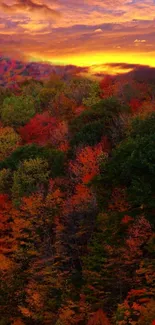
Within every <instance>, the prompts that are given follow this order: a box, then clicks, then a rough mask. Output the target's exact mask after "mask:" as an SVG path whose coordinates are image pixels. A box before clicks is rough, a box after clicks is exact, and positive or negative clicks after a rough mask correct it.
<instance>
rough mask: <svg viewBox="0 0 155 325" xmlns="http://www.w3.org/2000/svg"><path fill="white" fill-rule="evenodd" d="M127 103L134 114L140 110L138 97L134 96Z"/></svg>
mask: <svg viewBox="0 0 155 325" xmlns="http://www.w3.org/2000/svg"><path fill="white" fill-rule="evenodd" d="M129 105H130V108H131V112H132V113H133V114H136V113H139V112H140V108H141V102H140V100H139V99H136V98H133V99H131V101H130V103H129Z"/></svg>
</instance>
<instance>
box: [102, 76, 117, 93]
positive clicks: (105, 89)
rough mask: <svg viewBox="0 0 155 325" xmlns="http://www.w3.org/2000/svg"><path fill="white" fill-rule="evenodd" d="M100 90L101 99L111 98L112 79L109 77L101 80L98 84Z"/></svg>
mask: <svg viewBox="0 0 155 325" xmlns="http://www.w3.org/2000/svg"><path fill="white" fill-rule="evenodd" d="M100 88H101V90H102V94H101V97H102V98H107V97H110V96H113V92H114V90H113V78H112V77H111V76H106V77H105V78H104V79H102V80H101V82H100Z"/></svg>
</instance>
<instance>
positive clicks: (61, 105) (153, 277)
mask: <svg viewBox="0 0 155 325" xmlns="http://www.w3.org/2000/svg"><path fill="white" fill-rule="evenodd" d="M8 66H9V70H8V71H7V73H5V69H6V68H7V67H8ZM37 66H38V65H37V64H36V63H32V64H31V63H29V64H26V63H24V64H22V63H21V62H18V61H16V60H13V61H10V60H8V61H7V62H6V60H3V62H2V65H1V71H2V72H3V73H2V74H3V76H2V81H3V83H1V84H4V86H5V85H6V83H7V84H8V85H9V87H10V89H8V88H7V87H6V88H5V87H3V88H2V87H1V88H0V105H1V122H0V228H1V239H0V279H1V280H0V305H1V306H2V312H1V321H0V324H3V325H16V324H17V325H31V324H34V325H49V324H50V325H69V324H70V325H86V324H87V325H99V324H100V325H101V324H104V325H109V324H113V325H116V324H117V325H136V324H137V325H144V324H146V325H153V324H154V321H155V309H154V301H155V287H154V283H155V272H154V270H155V259H154V251H155V235H154V213H155V203H154V201H155V200H154V198H155V163H154V161H155V149H154V143H155V113H154V99H153V98H154V97H153V83H152V82H151V84H150V83H149V82H148V83H147V82H144V81H143V82H142V81H138V80H132V77H131V76H130V80H124V78H122V77H121V76H115V77H110V76H105V77H104V78H103V79H102V80H101V81H100V82H97V81H96V80H93V79H92V80H90V79H87V78H84V77H79V76H77V73H78V68H77V67H73V66H68V67H62V68H61V69H60V67H56V68H54V67H53V66H50V65H47V64H45V65H42V64H40V65H39V66H38V69H37ZM55 69H57V70H58V71H59V72H60V71H61V76H58V75H57V74H56V73H55ZM68 71H72V72H73V73H74V77H72V76H71V75H68ZM51 73H52V74H51ZM50 75H51V76H50ZM41 76H43V79H44V81H41V80H39V79H40V77H41ZM47 76H50V78H48V80H47V78H46V77H47ZM35 77H36V79H37V80H35Z"/></svg>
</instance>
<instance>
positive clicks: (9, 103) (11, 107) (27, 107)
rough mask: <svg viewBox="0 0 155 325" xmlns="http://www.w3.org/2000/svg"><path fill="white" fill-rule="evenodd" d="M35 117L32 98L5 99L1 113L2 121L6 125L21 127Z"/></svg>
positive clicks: (13, 97)
mask: <svg viewBox="0 0 155 325" xmlns="http://www.w3.org/2000/svg"><path fill="white" fill-rule="evenodd" d="M34 115H35V107H34V100H33V97H32V96H24V95H22V96H11V97H7V98H5V100H4V102H3V106H2V111H1V119H2V122H3V123H4V124H5V125H14V126H16V127H17V126H20V125H24V124H25V123H27V122H28V121H29V120H30V118H31V117H33V116H34Z"/></svg>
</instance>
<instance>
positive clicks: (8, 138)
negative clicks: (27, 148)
mask: <svg viewBox="0 0 155 325" xmlns="http://www.w3.org/2000/svg"><path fill="white" fill-rule="evenodd" d="M19 142H20V136H19V135H18V134H17V133H16V132H15V131H14V129H13V128H12V127H5V128H2V127H1V128H0V160H3V159H5V158H6V157H8V156H9V155H10V154H11V153H12V152H13V151H14V150H15V149H17V147H18V146H19Z"/></svg>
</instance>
